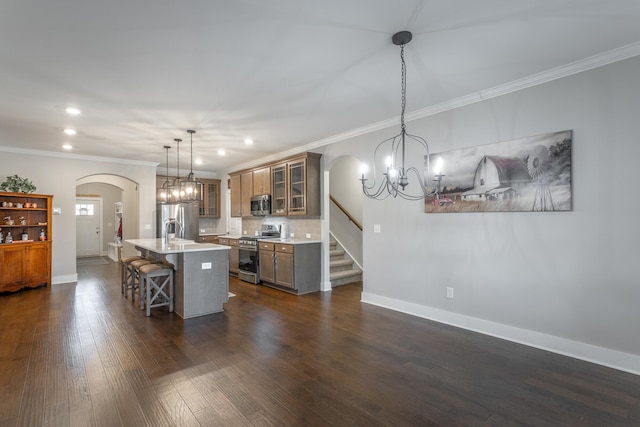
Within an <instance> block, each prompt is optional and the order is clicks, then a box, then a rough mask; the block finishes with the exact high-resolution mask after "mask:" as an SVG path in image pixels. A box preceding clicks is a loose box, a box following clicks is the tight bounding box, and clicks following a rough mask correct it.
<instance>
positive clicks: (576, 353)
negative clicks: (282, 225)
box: [361, 292, 640, 375]
mask: <svg viewBox="0 0 640 427" xmlns="http://www.w3.org/2000/svg"><path fill="white" fill-rule="evenodd" d="M361 301H362V302H365V303H367V304H373V305H377V306H380V307H384V308H388V309H391V310H395V311H400V312H402V313H407V314H411V315H413V316H418V317H422V318H425V319H429V320H433V321H436V322H439V323H445V324H447V325H451V326H456V327H459V328H463V329H467V330H470V331H474V332H479V333H481V334H485V335H490V336H493V337H497V338H502V339H505V340H508V341H513V342H516V343H519V344H524V345H528V346H530V347H535V348H539V349H542V350H547V351H551V352H553V353H558V354H562V355H564V356H569V357H573V358H576V359H580V360H584V361H587V362H592V363H596V364H599V365H603V366H607V367H609V368H613V369H618V370H620V371H625V372H629V373H632V374H635V375H640V356H638V355H635V354H631V353H624V352H621V351H617V350H611V349H608V348H604V347H598V346H595V345H591V344H585V343H582V342H578V341H572V340H569V339H566V338H561V337H556V336H553V335H548V334H543V333H540V332H535V331H530V330H528V329H521V328H516V327H514V326H509V325H505V324H502V323H497V322H491V321H488V320H483V319H478V318H476V317H471V316H466V315H463V314H459V313H453V312H450V311H445V310H439V309H436V308H432V307H427V306H423V305H418V304H414V303H410V302H406V301H400V300H397V299H393V298H388V297H384V296H380V295H376V294H372V293H368V292H362V296H361Z"/></svg>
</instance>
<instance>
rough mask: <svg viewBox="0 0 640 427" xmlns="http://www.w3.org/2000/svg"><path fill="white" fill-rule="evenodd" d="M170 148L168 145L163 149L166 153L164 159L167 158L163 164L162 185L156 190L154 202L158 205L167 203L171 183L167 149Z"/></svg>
mask: <svg viewBox="0 0 640 427" xmlns="http://www.w3.org/2000/svg"><path fill="white" fill-rule="evenodd" d="M170 148H171V146H170V145H165V146H164V149H165V151H166V157H167V161H166V163H165V172H166V175H165V180H164V182H163V183H162V186H161V187H160V188H158V190H157V191H156V201H157V202H158V203H167V202H168V201H169V186H170V185H171V183H170V182H169V149H170Z"/></svg>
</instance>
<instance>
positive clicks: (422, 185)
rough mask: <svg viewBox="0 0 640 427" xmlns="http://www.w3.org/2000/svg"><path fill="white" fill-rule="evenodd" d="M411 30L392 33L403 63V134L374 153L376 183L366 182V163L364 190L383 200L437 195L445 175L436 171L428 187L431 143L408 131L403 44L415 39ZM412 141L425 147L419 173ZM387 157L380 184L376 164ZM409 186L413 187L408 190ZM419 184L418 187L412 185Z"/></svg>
mask: <svg viewBox="0 0 640 427" xmlns="http://www.w3.org/2000/svg"><path fill="white" fill-rule="evenodd" d="M412 37H413V36H412V34H411V33H410V32H409V31H400V32H399V33H396V34H394V35H393V37H392V38H391V40H392V41H393V44H394V45H396V46H400V62H401V78H400V79H401V81H400V83H401V110H400V133H399V134H398V135H396V136H394V137H392V138H389V139H386V140H384V141H382V142H381V143H380V144H378V146H377V147H376V149H375V151H374V152H373V167H372V175H373V182H372V184H371V185H367V178H366V173H367V172H366V171H365V170H364V169H365V167H364V166H365V165H363V170H362V177H361V178H360V182H362V192H363V193H364V195H365V196H367V197H368V198H370V199H377V200H383V199H386V198H387V197H389V196H391V197H394V198H396V197H401V198H403V199H406V200H424V198H425V197H427V196H433V195H436V196H437V195H438V193H439V191H440V182H441V180H442V177H443V176H444V175H441V174H440V171H439V172H437V174H436V175H434V177H433V186H431V187H430V186H428V181H429V176H430V175H429V145H428V144H427V141H425V140H424V139H423V138H421V137H419V136H416V135H411V134H409V133H407V130H406V125H405V121H404V112H405V108H406V103H407V96H406V95H407V70H406V64H405V61H404V47H405V45H406V44H407V43H409V42H410V41H411V39H412ZM410 143H413V145H417V146H418V150H419V151H420V152H422V150H424V153H425V156H424V173H421V172H420V169H421V168H420V167H416V166H411V165H410V163H409V162H407V157H409V158H415V159H419V156H416V154H415V153H414V150H411V152H410V153H407V146H408V145H409V144H410ZM383 159H384V172H383V173H382V181H381V182H380V184H379V185H378V184H377V183H376V165H377V164H378V163H380V164H382V162H383ZM410 176H411V177H414V176H415V182H413V180H412V185H411V186H410V185H409V177H410ZM407 187H410V188H409V189H407ZM413 187H417V188H413Z"/></svg>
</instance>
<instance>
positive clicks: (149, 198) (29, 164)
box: [0, 147, 156, 284]
mask: <svg viewBox="0 0 640 427" xmlns="http://www.w3.org/2000/svg"><path fill="white" fill-rule="evenodd" d="M0 154H1V155H0V177H4V176H10V175H13V174H18V175H20V176H22V177H26V178H29V179H30V180H31V181H32V182H33V183H34V184H35V185H36V187H37V190H36V193H39V194H52V195H53V206H54V207H57V208H61V209H62V214H61V215H54V216H53V220H52V223H53V224H52V227H53V232H52V247H53V253H52V276H53V277H52V281H53V283H54V284H56V283H65V282H73V281H76V280H77V275H76V237H75V236H76V220H75V200H76V180H77V179H79V178H82V177H86V176H89V175H95V174H105V175H114V176H121V177H125V178H128V179H130V180H132V181H134V182H135V183H137V188H134V192H135V195H134V196H133V197H135V198H137V200H138V205H139V212H138V213H136V214H135V218H137V219H136V222H135V224H137V225H136V227H137V228H138V230H137V232H138V236H139V237H140V238H152V237H154V236H155V186H156V183H155V166H156V165H155V164H152V163H148V162H132V161H128V160H117V159H98V158H91V157H81V156H69V155H66V156H69V157H61V156H62V155H61V154H59V153H42V152H38V151H28V150H16V149H13V148H9V147H0ZM146 224H150V225H151V227H150V228H149V229H146V227H145V225H146Z"/></svg>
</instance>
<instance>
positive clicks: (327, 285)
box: [320, 280, 331, 292]
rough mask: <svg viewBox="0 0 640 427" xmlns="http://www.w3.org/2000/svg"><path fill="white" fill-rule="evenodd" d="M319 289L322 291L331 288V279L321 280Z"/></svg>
mask: <svg viewBox="0 0 640 427" xmlns="http://www.w3.org/2000/svg"><path fill="white" fill-rule="evenodd" d="M320 290H321V291H323V292H327V291H330V290H331V280H329V281H327V282H321V283H320Z"/></svg>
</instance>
